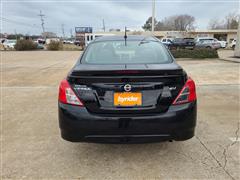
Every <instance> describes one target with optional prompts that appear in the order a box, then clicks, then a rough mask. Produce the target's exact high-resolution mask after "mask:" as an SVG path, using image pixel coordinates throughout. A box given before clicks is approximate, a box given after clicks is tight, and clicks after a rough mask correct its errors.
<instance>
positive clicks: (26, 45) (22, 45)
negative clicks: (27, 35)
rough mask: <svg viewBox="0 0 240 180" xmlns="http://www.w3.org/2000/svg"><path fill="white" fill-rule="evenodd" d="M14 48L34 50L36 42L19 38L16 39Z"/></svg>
mask: <svg viewBox="0 0 240 180" xmlns="http://www.w3.org/2000/svg"><path fill="white" fill-rule="evenodd" d="M14 48H15V49H16V50H17V51H26V50H35V49H37V44H36V43H34V42H33V41H32V40H26V39H20V40H17V42H16V44H15V46H14Z"/></svg>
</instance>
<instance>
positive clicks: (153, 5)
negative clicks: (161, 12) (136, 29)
mask: <svg viewBox="0 0 240 180" xmlns="http://www.w3.org/2000/svg"><path fill="white" fill-rule="evenodd" d="M154 26H155V0H152V35H154Z"/></svg>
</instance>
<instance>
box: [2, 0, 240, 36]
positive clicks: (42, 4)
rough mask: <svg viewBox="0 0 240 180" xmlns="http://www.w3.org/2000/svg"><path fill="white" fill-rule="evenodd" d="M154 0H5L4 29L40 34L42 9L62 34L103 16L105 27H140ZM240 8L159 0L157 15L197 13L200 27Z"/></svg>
mask: <svg viewBox="0 0 240 180" xmlns="http://www.w3.org/2000/svg"><path fill="white" fill-rule="evenodd" d="M151 8H152V1H151V0H142V1H141V0H120V1H117V0H115V1H114V0H104V1H101V0H99V1H96V0H95V1H92V0H88V1H87V0H85V1H81V0H74V1H71V0H70V1H67V0H65V1H54V0H43V1H41V0H32V1H31V0H23V1H21V0H19V1H16V0H14V1H13V0H2V11H1V17H2V18H1V20H2V27H1V29H2V32H8V33H14V32H15V30H16V32H17V33H23V34H26V33H28V34H40V33H41V31H42V29H41V21H40V17H39V16H38V14H39V11H40V10H42V13H43V14H44V15H45V17H44V21H45V25H44V26H45V28H46V31H52V32H55V33H57V34H58V35H61V34H62V30H61V24H64V30H65V34H67V35H69V34H70V29H72V31H73V33H74V27H76V26H91V27H93V30H94V31H99V30H101V28H102V19H104V20H105V25H106V29H107V30H108V29H109V28H120V29H123V28H124V26H127V27H129V28H131V29H141V26H142V25H143V24H144V22H145V21H146V19H147V18H148V17H149V16H151V10H152V9H151ZM237 11H238V12H239V0H225V1H224V0H172V1H171V0H156V18H157V20H161V19H163V18H164V17H167V16H171V15H175V14H189V15H192V16H194V17H195V19H196V23H195V26H196V27H197V29H207V26H208V22H209V20H210V19H212V18H219V19H223V18H224V16H226V15H227V14H228V13H230V12H237Z"/></svg>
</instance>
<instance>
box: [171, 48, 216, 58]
mask: <svg viewBox="0 0 240 180" xmlns="http://www.w3.org/2000/svg"><path fill="white" fill-rule="evenodd" d="M171 53H172V55H173V56H174V57H175V58H193V59H203V58H218V53H217V50H215V49H206V48H195V49H193V50H191V49H179V50H171Z"/></svg>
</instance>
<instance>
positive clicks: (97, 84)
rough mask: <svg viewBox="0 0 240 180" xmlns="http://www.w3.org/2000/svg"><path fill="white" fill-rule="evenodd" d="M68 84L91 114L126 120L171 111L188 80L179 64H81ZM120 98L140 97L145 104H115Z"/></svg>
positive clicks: (72, 74) (69, 77) (72, 72)
mask: <svg viewBox="0 0 240 180" xmlns="http://www.w3.org/2000/svg"><path fill="white" fill-rule="evenodd" d="M68 81H69V82H70V84H71V86H72V88H73V90H74V91H75V92H76V94H77V96H78V97H79V98H80V99H81V101H83V103H84V105H85V106H86V108H87V110H88V111H89V112H90V113H98V114H101V113H104V114H118V115H123V116H124V115H126V114H130V113H137V114H143V113H144V114H147V113H161V112H165V111H167V110H168V108H169V106H170V105H171V104H172V102H173V101H174V99H175V98H176V96H177V95H178V93H179V92H180V90H181V88H182V86H183V85H184V82H185V81H186V77H185V73H184V71H183V70H182V68H181V67H180V66H178V65H177V64H176V63H170V64H122V65H89V64H87V65H85V64H80V65H77V66H75V68H74V69H73V70H72V71H71V73H70V74H69V76H68ZM126 85H130V87H131V89H130V91H129V92H128V94H126V89H125V88H124V87H125V86H126ZM116 93H118V94H116ZM116 95H123V97H124V95H130V96H132V95H133V98H134V96H136V95H138V96H140V97H141V102H140V104H137V105H129V106H123V105H118V104H115V103H114V100H116V99H114V97H115V96H116ZM115 98H116V97H115Z"/></svg>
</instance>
